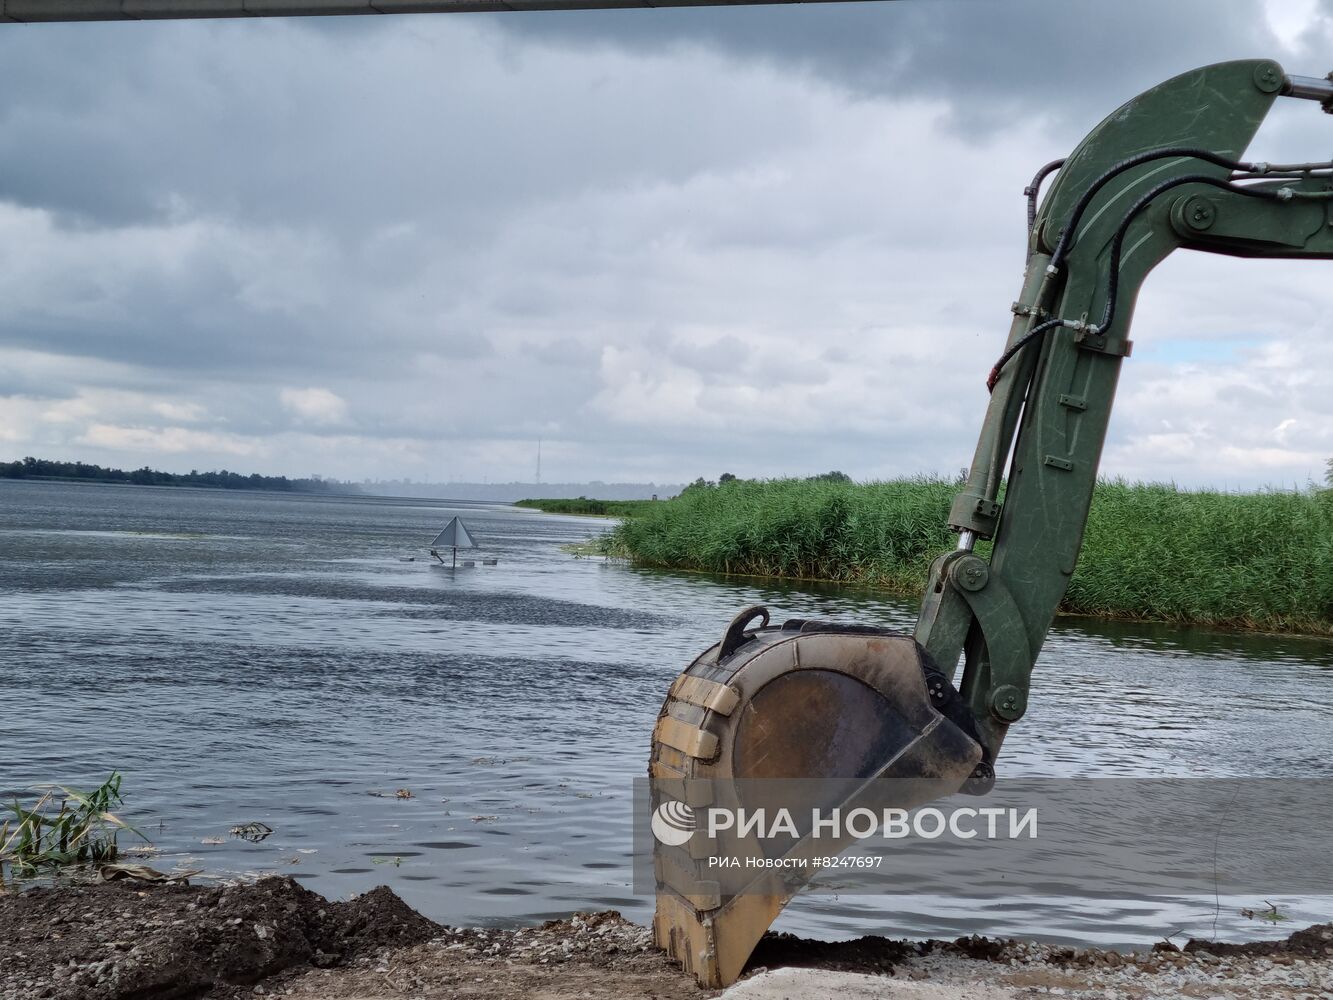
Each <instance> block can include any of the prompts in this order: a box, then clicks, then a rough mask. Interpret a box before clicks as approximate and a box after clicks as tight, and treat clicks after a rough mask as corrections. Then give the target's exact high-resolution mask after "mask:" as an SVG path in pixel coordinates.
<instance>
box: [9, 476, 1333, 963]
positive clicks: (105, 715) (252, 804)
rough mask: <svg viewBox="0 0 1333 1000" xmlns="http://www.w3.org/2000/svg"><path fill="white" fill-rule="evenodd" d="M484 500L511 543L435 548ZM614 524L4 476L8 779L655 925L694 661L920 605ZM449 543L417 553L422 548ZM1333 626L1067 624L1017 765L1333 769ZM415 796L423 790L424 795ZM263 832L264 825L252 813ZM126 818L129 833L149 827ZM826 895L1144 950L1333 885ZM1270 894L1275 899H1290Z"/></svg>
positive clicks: (927, 925)
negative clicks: (648, 870)
mask: <svg viewBox="0 0 1333 1000" xmlns="http://www.w3.org/2000/svg"><path fill="white" fill-rule="evenodd" d="M454 514H461V515H462V516H464V517H465V518H466V521H467V524H468V526H469V528H470V529H472V531H473V533H474V534H475V535H476V536H477V537H478V539H479V540H480V542H481V544H482V546H483V549H482V551H481V552H480V553H479V555H480V556H483V557H491V558H497V559H498V560H499V561H498V565H495V566H480V565H479V566H477V567H475V568H471V569H460V570H458V571H457V572H450V571H448V570H443V569H441V568H439V567H437V566H435V565H432V563H431V562H430V561H428V559H427V558H426V556H425V545H426V543H427V542H428V541H429V540H430V539H431V538H432V537H433V536H434V534H435V533H436V532H437V531H438V530H439V529H440V527H442V526H443V524H444V522H445V521H446V520H447V519H448V518H449V517H451V516H453V515H454ZM606 526H607V525H606V522H601V521H593V520H588V519H583V518H573V517H559V516H552V515H545V514H538V513H534V512H528V511H521V510H517V509H514V508H508V507H496V506H486V505H470V504H450V503H447V502H437V501H420V500H390V499H380V498H365V499H362V498H324V497H310V496H301V497H298V496H287V495H282V494H274V493H240V492H212V491H202V490H186V489H156V488H151V487H121V486H100V485H88V486H80V485H64V484H42V483H27V482H15V481H0V553H2V554H0V594H2V595H3V596H2V598H0V636H3V639H0V643H2V645H0V657H2V660H0V662H2V663H3V676H4V698H3V702H2V705H3V708H2V709H0V796H3V797H4V799H5V800H8V799H9V798H10V796H12V795H14V794H20V795H22V794H29V792H28V791H27V790H28V789H29V788H30V786H32V785H34V784H36V783H39V782H50V781H58V782H61V783H65V784H69V785H73V786H76V787H78V786H93V785H96V784H97V783H99V782H100V781H101V780H102V779H103V778H104V777H105V776H106V775H107V774H108V773H109V772H110V771H111V770H112V769H113V768H114V769H117V770H119V771H120V772H122V774H123V775H124V788H123V791H124V793H125V802H126V805H125V808H124V815H125V816H126V818H128V819H129V820H130V821H131V822H133V823H134V824H135V825H136V826H137V827H138V828H139V829H140V830H142V831H143V832H144V833H145V834H147V836H148V837H149V838H150V839H151V841H152V842H153V844H154V845H155V847H156V848H157V849H159V851H160V852H161V853H160V854H158V855H156V856H155V857H154V858H151V859H150V863H152V864H154V865H156V866H157V867H160V868H164V869H170V868H172V867H180V866H185V867H191V868H204V869H206V870H207V872H209V873H210V874H212V875H223V876H226V875H238V876H239V875H247V874H253V873H256V872H279V873H282V874H287V875H291V876H293V877H295V878H298V879H300V880H302V881H303V882H305V883H306V884H308V885H309V886H310V887H311V888H313V889H316V890H317V891H319V892H321V893H323V894H325V895H326V896H330V897H335V898H342V897H345V896H347V895H349V894H351V893H354V892H360V891H364V890H365V889H367V888H369V887H371V886H373V885H376V884H380V883H388V884H389V885H391V886H392V887H393V888H394V889H395V891H397V892H398V893H399V894H400V895H402V896H403V897H404V898H405V899H407V901H408V902H409V903H411V904H412V905H413V906H415V907H416V908H417V909H419V910H421V911H422V912H424V913H426V914H427V915H428V916H431V917H433V918H435V919H437V920H440V921H442V922H449V923H467V924H496V925H503V924H518V923H527V922H532V921H537V920H543V919H548V918H552V917H556V916H562V915H565V914H567V913H568V912H569V911H571V910H574V909H604V908H617V909H620V910H621V911H622V912H624V913H625V914H626V915H627V916H630V917H632V918H634V919H639V920H647V919H648V918H649V916H650V915H651V911H652V899H651V897H644V896H639V895H635V894H634V893H633V891H632V886H631V873H630V867H631V866H630V849H631V836H630V828H631V809H630V801H631V796H632V792H631V788H632V781H633V779H634V778H636V777H639V776H641V775H643V774H644V770H645V766H646V754H647V743H648V738H649V734H650V732H651V729H652V725H653V722H654V719H655V717H656V714H657V710H658V708H659V706H660V703H661V699H662V697H663V695H664V693H665V691H666V688H667V686H668V685H669V684H670V682H671V680H672V678H673V677H674V676H675V675H676V673H677V672H678V671H679V670H680V669H681V668H682V667H683V666H684V665H685V664H686V663H688V662H689V661H690V660H691V659H692V658H693V657H694V656H695V655H697V653H698V652H700V651H701V650H702V649H704V648H705V647H707V646H708V645H710V644H712V643H713V642H714V641H716V639H717V637H718V636H719V635H720V631H721V629H722V627H723V625H724V624H725V623H726V621H727V620H728V619H729V618H730V616H731V615H732V613H733V612H734V611H735V610H737V609H739V608H740V607H743V606H745V605H747V604H753V603H764V604H768V605H770V606H771V607H772V608H773V609H774V611H775V616H776V618H777V620H779V621H780V620H782V619H783V618H785V617H823V618H840V619H844V620H855V621H862V622H873V623H877V624H888V625H892V626H901V627H908V626H910V624H911V622H912V620H913V618H914V607H913V606H912V605H911V604H909V603H906V602H901V601H895V600H890V599H886V598H884V597H883V596H882V595H877V594H874V593H871V592H865V591H857V590H849V589H847V588H833V587H812V586H810V585H803V586H802V587H800V588H794V587H786V586H779V585H773V584H771V583H765V582H755V581H740V580H722V579H716V578H709V577H703V576H698V575H688V574H673V573H663V572H655V571H646V570H638V569H634V568H630V567H626V566H624V565H619V564H616V563H607V562H605V561H602V560H600V559H575V558H574V557H572V556H571V555H569V554H567V553H566V552H564V551H562V550H561V546H562V545H566V544H568V543H572V542H579V541H582V540H585V539H586V538H587V537H588V536H589V535H590V534H592V533H595V532H598V531H602V530H605V528H606ZM411 557H415V561H405V560H407V559H409V558H411ZM1330 746H1333V644H1331V643H1328V642H1326V641H1322V640H1314V639H1301V638H1275V637H1268V636H1265V637H1255V636H1243V635H1235V634H1228V633H1223V632H1214V631H1207V630H1199V629H1180V628H1167V627H1161V626H1144V625H1110V624H1106V623H1099V622H1091V621H1083V620H1070V619H1064V620H1061V621H1060V622H1059V623H1058V624H1057V626H1056V628H1055V630H1054V632H1053V634H1052V635H1051V637H1050V639H1049V641H1048V642H1047V644H1046V647H1045V649H1044V650H1043V653H1042V656H1041V661H1040V663H1039V665H1038V669H1037V674H1036V676H1035V679H1034V692H1033V698H1032V706H1031V709H1030V711H1029V713H1028V714H1027V716H1026V717H1025V718H1024V720H1023V721H1022V723H1021V724H1020V725H1018V726H1016V727H1015V728H1014V729H1013V730H1012V731H1011V734H1010V736H1009V740H1008V742H1007V743H1006V744H1005V753H1004V755H1003V757H1002V760H1001V770H1002V773H1005V774H1022V775H1060V776H1065V775H1102V776H1139V775H1202V776H1218V777H1223V776H1239V775H1253V776H1285V777H1291V776H1305V777H1308V778H1310V779H1312V780H1315V781H1319V780H1327V779H1328V778H1329V777H1330V776H1333V765H1330V763H1329V758H1328V750H1327V748H1328V747H1330ZM398 789H408V790H410V791H411V793H412V797H411V798H408V799H400V798H398V797H396V795H395V793H396V791H397V790H398ZM249 822H262V823H264V824H267V825H268V826H269V827H271V828H272V829H273V830H274V831H275V832H274V833H273V834H272V836H270V837H268V838H267V839H265V840H263V841H262V842H259V843H251V842H248V841H246V840H242V839H240V838H237V837H233V836H229V835H228V831H230V830H231V829H232V828H233V827H236V826H238V825H241V824H245V823H249ZM133 842H134V841H133V839H132V838H126V839H125V840H124V841H123V843H125V844H127V845H128V844H131V843H133ZM1260 902H1261V901H1260V900H1258V899H1245V900H1239V899H1234V900H1233V899H1229V898H1223V899H1222V900H1221V901H1220V904H1219V902H1218V901H1215V900H1214V899H1213V898H1211V897H1209V898H1207V899H1201V898H1197V897H1178V898H1171V897H1151V898H1139V899H1126V900H1114V899H1112V900H1108V899H1085V898H1080V897H1061V896H1054V895H1043V896H1040V897H1036V896H1032V897H1026V896H1024V897H1003V898H998V899H997V898H989V899H986V898H982V899H967V898H961V899H960V898H952V897H950V898H942V897H938V896H928V897H923V896H919V895H917V896H913V895H898V896H893V897H868V896H851V895H844V896H841V897H837V896H831V895H808V896H802V897H798V899H797V900H796V901H795V902H794V903H793V904H792V906H791V907H789V909H788V910H787V912H786V913H785V914H784V916H783V917H782V918H780V921H779V923H778V924H777V925H776V926H777V927H778V928H779V929H784V930H789V931H793V932H796V933H801V934H806V935H809V936H817V937H826V938H840V937H848V936H855V935H859V934H866V933H879V934H886V935H891V936H908V937H922V936H954V935H958V934H964V933H984V934H1013V935H1020V936H1025V937H1037V938H1044V939H1047V940H1063V941H1070V942H1084V943H1096V944H1102V945H1121V946H1126V945H1135V944H1138V945H1142V944H1144V943H1149V942H1152V941H1154V940H1157V939H1158V938H1159V937H1160V936H1162V935H1163V934H1168V933H1172V932H1175V931H1177V930H1184V931H1186V933H1190V934H1194V935H1196V936H1208V935H1209V934H1210V933H1211V928H1212V926H1213V923H1214V920H1216V921H1217V933H1218V936H1220V937H1231V938H1255V937H1262V936H1265V935H1267V936H1275V935H1279V936H1280V935H1285V934H1286V933H1288V932H1289V930H1290V928H1291V927H1292V926H1296V925H1304V924H1306V923H1311V922H1315V921H1318V920H1329V919H1331V918H1333V900H1330V899H1328V898H1325V897H1292V896H1282V897H1281V898H1279V899H1274V900H1273V902H1275V903H1278V904H1279V907H1280V909H1281V910H1282V912H1284V913H1286V914H1288V915H1289V916H1290V918H1291V921H1290V923H1288V924H1286V925H1285V926H1283V925H1278V926H1275V927H1266V926H1264V925H1263V924H1260V923H1256V922H1253V921H1249V920H1246V919H1244V918H1243V917H1241V916H1240V914H1239V908H1240V906H1241V905H1247V906H1256V905H1259V904H1260ZM1259 908H1260V909H1262V908H1263V907H1262V906H1261V905H1260V906H1259Z"/></svg>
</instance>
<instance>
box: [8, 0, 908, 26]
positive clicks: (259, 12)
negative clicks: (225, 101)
mask: <svg viewBox="0 0 1333 1000" xmlns="http://www.w3.org/2000/svg"><path fill="white" fill-rule="evenodd" d="M832 2H846V0H0V22H3V21H7V22H11V23H27V22H31V21H156V20H167V19H172V18H201V17H308V16H312V15H324V16H327V15H332V14H466V13H476V12H479V11H501V10H614V9H621V8H652V7H742V6H755V5H759V4H774V3H832ZM854 2H860V0H854ZM875 2H885V0H875Z"/></svg>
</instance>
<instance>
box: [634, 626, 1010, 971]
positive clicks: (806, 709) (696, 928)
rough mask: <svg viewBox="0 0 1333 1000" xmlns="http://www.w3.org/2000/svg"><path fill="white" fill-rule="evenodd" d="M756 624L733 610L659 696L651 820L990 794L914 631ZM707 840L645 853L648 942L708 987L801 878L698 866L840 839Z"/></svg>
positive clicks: (738, 965) (813, 848)
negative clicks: (706, 809)
mask: <svg viewBox="0 0 1333 1000" xmlns="http://www.w3.org/2000/svg"><path fill="white" fill-rule="evenodd" d="M768 621H769V615H768V611H767V610H766V609H764V608H762V607H753V608H747V609H746V610H744V611H742V612H741V613H740V614H739V615H737V616H736V618H735V619H734V620H733V621H732V623H731V625H730V626H729V627H728V628H727V630H726V632H725V633H724V635H723V638H722V641H721V642H720V643H718V644H717V645H715V646H713V647H712V648H710V649H708V650H707V651H706V652H704V653H703V655H701V656H700V657H699V658H698V659H696V660H695V661H694V662H693V663H692V664H690V666H689V668H688V669H687V670H686V671H685V672H684V673H682V674H681V675H680V676H679V677H677V678H676V680H675V682H674V683H673V684H672V685H671V690H670V692H669V693H668V695H667V698H666V702H665V704H664V705H663V706H662V710H661V713H660V715H659V717H658V720H657V725H656V727H655V728H654V730H653V745H652V757H651V761H650V764H649V778H650V788H651V794H652V800H653V801H652V805H653V810H654V816H655V817H657V816H659V815H665V816H666V817H668V819H669V818H670V817H671V815H672V814H673V810H677V809H678V808H679V807H677V806H676V805H675V803H680V806H681V807H684V808H683V809H681V810H680V811H683V812H687V813H689V814H690V815H694V810H695V809H697V808H698V807H699V806H700V805H702V804H704V803H705V802H706V803H707V804H709V805H710V806H711V807H717V806H719V805H725V806H727V807H730V808H732V809H737V810H744V809H745V807H747V806H755V805H761V806H764V805H766V806H773V805H776V804H778V803H777V802H776V801H775V799H774V797H775V796H777V797H778V798H782V797H784V796H785V797H786V798H787V799H789V800H790V799H791V798H792V797H793V796H794V797H795V798H798V799H801V801H800V802H799V803H798V802H793V801H788V802H787V803H786V804H787V805H792V806H798V807H799V809H800V810H804V809H806V808H807V807H808V806H812V805H813V806H818V807H820V808H832V807H843V808H851V807H853V806H856V807H859V806H873V807H874V808H876V809H880V808H883V807H888V806H893V807H898V808H904V809H907V808H912V807H914V806H917V805H921V804H922V803H924V802H926V801H929V800H931V799H934V798H938V797H940V796H943V795H948V794H952V793H953V792H957V791H960V790H963V791H969V790H970V791H984V790H986V787H988V782H987V778H988V776H989V775H990V774H991V771H990V768H989V767H988V766H987V765H986V764H985V762H984V761H983V751H982V748H981V744H980V740H979V739H978V738H977V735H976V731H975V729H974V728H973V726H972V722H971V716H970V714H969V713H968V711H967V709H966V707H965V706H964V705H963V703H962V700H961V699H960V698H959V696H958V694H957V692H956V691H955V690H954V688H953V686H952V684H951V683H950V681H949V678H948V677H947V676H946V675H945V674H944V673H943V672H941V671H940V670H939V669H938V668H937V667H936V666H935V665H934V664H933V663H932V662H931V661H930V658H929V657H928V656H927V655H926V653H925V651H924V650H923V649H922V648H921V647H920V646H919V645H918V644H917V643H916V641H915V640H914V639H913V638H912V637H911V636H910V635H904V634H900V633H893V632H890V631H888V630H885V629H880V628H873V627H868V626H859V625H841V624H836V623H828V622H815V621H800V620H798V621H788V622H786V623H785V624H783V625H781V626H780V627H769V626H768ZM770 779H783V780H780V781H774V780H770ZM977 783H981V784H982V785H983V786H984V787H973V786H975V785H976V784H977ZM886 790H892V791H886ZM886 795H887V796H889V797H890V798H891V799H892V801H885V796H886ZM718 836H723V837H728V838H729V839H725V840H724V841H719V840H718V839H716V837H715V839H713V840H711V841H708V840H704V839H702V838H692V839H690V840H688V841H686V842H685V843H671V842H669V841H673V840H677V839H679V838H674V837H668V838H667V841H668V842H664V841H663V839H661V838H660V837H657V838H655V841H656V842H655V845H654V852H655V853H654V874H655V877H656V884H657V911H656V915H655V917H654V920H653V934H654V937H655V939H656V942H657V944H658V946H659V947H661V948H662V949H664V950H665V951H667V952H668V953H669V954H670V955H671V956H672V957H674V958H675V959H676V960H677V961H679V962H680V963H681V965H682V966H683V967H684V968H685V970H686V971H688V972H690V973H692V974H693V975H694V976H695V977H696V978H697V979H698V981H699V984H700V985H701V986H704V987H710V988H716V987H721V986H726V985H729V984H730V983H732V982H734V981H735V980H736V978H737V977H738V976H739V975H740V974H741V971H742V970H743V969H744V967H745V963H746V961H747V960H748V959H749V957H750V953H751V952H752V951H753V950H754V947H755V945H756V944H757V943H758V942H759V939H760V938H761V937H762V936H763V934H764V932H765V931H766V930H767V929H768V926H769V925H770V924H771V923H772V922H773V920H774V919H775V918H776V917H777V916H778V914H779V913H780V912H781V911H782V908H783V907H784V906H785V905H786V904H787V902H788V901H789V900H790V899H791V897H792V896H793V895H794V894H795V892H796V891H797V890H798V889H799V888H800V886H801V885H802V884H803V883H804V882H805V881H806V880H808V877H809V869H808V868H805V869H803V868H802V867H801V866H791V865H783V864H777V865H770V866H769V867H765V866H763V865H759V866H755V868H756V872H755V874H753V875H752V876H740V878H741V879H742V881H743V882H744V884H742V882H738V881H737V876H732V877H728V878H723V879H719V877H718V875H717V874H716V873H713V872H710V870H709V867H710V862H709V857H710V856H713V855H716V854H717V853H718V852H719V851H721V852H722V853H724V854H727V855H732V856H735V855H742V856H746V857H763V856H764V855H767V856H768V857H770V858H771V857H772V855H773V854H774V852H775V851H776V852H777V853H781V854H782V855H783V857H784V858H787V859H796V858H799V857H802V856H805V857H810V856H814V855H816V854H817V855H819V856H826V855H829V854H831V853H835V852H836V851H838V850H841V849H842V848H843V847H845V846H846V843H847V841H845V840H842V841H837V842H836V843H833V844H832V845H831V843H830V840H829V838H828V837H827V836H825V837H822V838H816V837H814V836H812V835H811V834H810V831H809V830H808V829H806V830H803V831H800V832H797V833H796V834H795V836H794V838H793V839H791V840H787V841H784V842H783V843H782V844H781V846H780V847H777V848H775V847H773V846H772V845H771V844H767V845H765V844H760V843H759V842H757V841H756V839H755V833H754V830H753V829H751V831H750V832H749V833H747V834H744V835H742V834H741V833H736V832H734V831H733V832H732V833H731V834H726V835H718ZM831 847H832V850H831V849H830V848H831ZM776 870H780V871H781V872H782V874H775V871H776ZM802 871H804V872H805V873H804V874H799V873H800V872H802ZM747 878H748V881H744V880H745V879H747Z"/></svg>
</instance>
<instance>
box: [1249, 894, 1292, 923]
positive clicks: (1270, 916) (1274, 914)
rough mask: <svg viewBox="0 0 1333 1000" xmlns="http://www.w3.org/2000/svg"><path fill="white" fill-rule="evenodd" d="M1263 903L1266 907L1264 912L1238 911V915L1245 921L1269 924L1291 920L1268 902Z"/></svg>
mask: <svg viewBox="0 0 1333 1000" xmlns="http://www.w3.org/2000/svg"><path fill="white" fill-rule="evenodd" d="M1264 902H1265V903H1266V904H1267V905H1268V909H1266V910H1251V909H1242V910H1241V911H1240V915H1241V916H1242V917H1244V918H1245V919H1246V920H1266V921H1268V922H1269V923H1270V924H1275V923H1277V922H1278V921H1280V920H1290V919H1291V918H1290V917H1288V916H1287V915H1286V914H1285V913H1282V912H1280V911H1279V910H1278V908H1277V906H1276V905H1275V904H1273V903H1270V902H1268V900H1266V899H1265V900H1264Z"/></svg>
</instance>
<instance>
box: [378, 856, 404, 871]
mask: <svg viewBox="0 0 1333 1000" xmlns="http://www.w3.org/2000/svg"><path fill="white" fill-rule="evenodd" d="M370 863H371V864H372V865H393V866H394V867H395V868H401V867H402V864H403V859H402V858H398V857H393V858H371V859H370Z"/></svg>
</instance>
